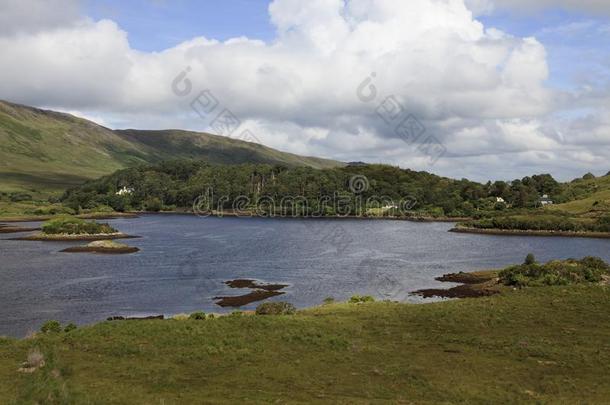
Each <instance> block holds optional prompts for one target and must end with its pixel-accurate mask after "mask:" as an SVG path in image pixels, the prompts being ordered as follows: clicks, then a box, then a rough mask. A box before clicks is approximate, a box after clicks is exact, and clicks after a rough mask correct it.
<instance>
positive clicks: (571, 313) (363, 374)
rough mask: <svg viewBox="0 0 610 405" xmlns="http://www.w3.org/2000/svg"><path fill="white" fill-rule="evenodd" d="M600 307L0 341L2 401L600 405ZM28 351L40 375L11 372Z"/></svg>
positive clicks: (521, 304) (361, 314) (403, 310)
mask: <svg viewBox="0 0 610 405" xmlns="http://www.w3.org/2000/svg"><path fill="white" fill-rule="evenodd" d="M608 302H610V290H609V289H608V288H607V287H602V286H598V285H576V286H570V287H544V288H528V289H523V290H517V291H514V292H510V293H508V294H505V295H501V296H495V297H491V298H483V299H476V300H475V299H467V300H459V301H450V302H442V303H436V304H426V305H408V304H395V303H384V302H379V303H365V304H359V305H357V304H328V305H324V306H321V307H318V308H314V309H310V310H306V311H300V312H298V313H297V314H296V315H290V316H234V317H232V316H230V317H221V318H215V319H206V320H205V321H199V320H181V321H179V320H166V321H132V322H129V321H127V322H103V323H100V324H97V325H94V326H90V327H85V328H80V329H77V330H74V331H71V332H70V333H58V334H45V335H39V336H37V337H35V338H33V339H28V340H20V341H16V340H0V402H3V403H10V402H11V401H13V402H16V403H35V402H36V401H38V402H39V403H42V402H45V403H52V402H53V401H51V400H49V398H51V399H56V401H55V402H57V403H59V402H60V399H62V400H63V402H64V403H85V402H87V401H90V402H91V403H116V404H123V403H124V404H127V403H164V404H174V403H236V402H253V403H263V402H264V403H267V402H280V403H282V402H290V403H298V402H302V403H311V402H314V403H382V402H392V403H401V402H402V403H603V402H605V401H607V399H608V398H609V397H610V384H608V382H607V376H608V375H610V311H608ZM35 348H39V349H40V350H41V352H42V353H43V354H44V356H45V361H46V362H47V365H46V366H45V367H44V368H43V369H41V370H39V371H37V372H35V373H33V374H27V375H26V374H21V373H17V371H16V370H17V368H18V367H19V365H20V364H21V363H22V362H23V361H25V360H26V359H27V356H28V353H29V352H30V351H31V350H33V349H35ZM49 394H51V396H49Z"/></svg>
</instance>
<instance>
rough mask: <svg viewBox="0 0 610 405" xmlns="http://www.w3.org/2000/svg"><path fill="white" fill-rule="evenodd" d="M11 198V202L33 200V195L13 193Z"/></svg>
mask: <svg viewBox="0 0 610 405" xmlns="http://www.w3.org/2000/svg"><path fill="white" fill-rule="evenodd" d="M9 199H10V200H11V202H22V201H32V196H31V195H30V194H27V193H11V195H10V196H9Z"/></svg>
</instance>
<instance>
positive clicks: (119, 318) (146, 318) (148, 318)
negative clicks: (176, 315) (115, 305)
mask: <svg viewBox="0 0 610 405" xmlns="http://www.w3.org/2000/svg"><path fill="white" fill-rule="evenodd" d="M157 319H158V320H163V319H165V315H152V316H142V317H135V316H134V317H124V316H111V317H109V318H107V319H106V320H107V321H151V320H157Z"/></svg>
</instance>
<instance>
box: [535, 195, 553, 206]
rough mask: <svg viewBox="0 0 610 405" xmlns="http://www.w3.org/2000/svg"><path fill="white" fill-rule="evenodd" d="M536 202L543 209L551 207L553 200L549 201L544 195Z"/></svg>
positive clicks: (547, 196)
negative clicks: (546, 206) (547, 206)
mask: <svg viewBox="0 0 610 405" xmlns="http://www.w3.org/2000/svg"><path fill="white" fill-rule="evenodd" d="M538 202H539V203H540V205H542V206H543V207H544V206H545V205H553V200H551V199H550V198H549V195H548V194H544V195H543V196H542V197H541V198H540V199H539V200H538Z"/></svg>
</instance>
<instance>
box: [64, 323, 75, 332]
mask: <svg viewBox="0 0 610 405" xmlns="http://www.w3.org/2000/svg"><path fill="white" fill-rule="evenodd" d="M76 329H77V326H76V325H75V324H73V323H69V324H67V325H66V327H65V328H64V332H65V333H68V332H72V331H73V330H76Z"/></svg>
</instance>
